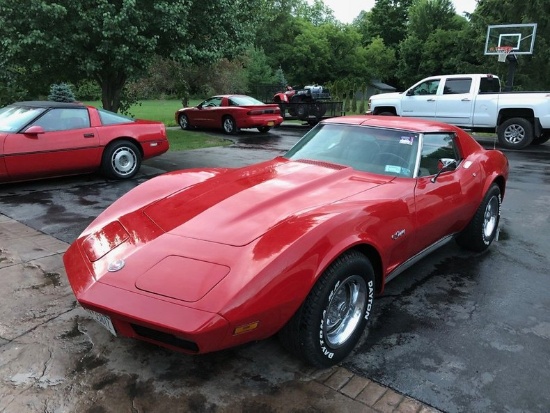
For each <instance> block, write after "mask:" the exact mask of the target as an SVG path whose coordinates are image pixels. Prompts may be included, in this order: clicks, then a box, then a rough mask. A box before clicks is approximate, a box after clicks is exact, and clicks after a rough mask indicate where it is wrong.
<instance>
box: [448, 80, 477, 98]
mask: <svg viewBox="0 0 550 413" xmlns="http://www.w3.org/2000/svg"><path fill="white" fill-rule="evenodd" d="M471 86H472V79H447V81H446V82H445V87H444V88H443V94H444V95H457V94H460V93H470V87H471Z"/></svg>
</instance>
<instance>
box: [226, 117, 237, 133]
mask: <svg viewBox="0 0 550 413" xmlns="http://www.w3.org/2000/svg"><path fill="white" fill-rule="evenodd" d="M229 124H231V128H229V127H227V126H228V125H229ZM222 129H223V131H224V133H226V134H227V135H234V134H235V133H237V124H236V123H235V120H234V119H233V118H232V117H231V116H226V117H224V118H223V119H222Z"/></svg>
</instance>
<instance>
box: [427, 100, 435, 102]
mask: <svg viewBox="0 0 550 413" xmlns="http://www.w3.org/2000/svg"><path fill="white" fill-rule="evenodd" d="M427 101H428V102H435V99H428V100H427Z"/></svg>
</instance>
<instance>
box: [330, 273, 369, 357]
mask: <svg viewBox="0 0 550 413" xmlns="http://www.w3.org/2000/svg"><path fill="white" fill-rule="evenodd" d="M366 302H367V284H366V283H365V280H364V278H363V277H360V276H359V275H352V276H351V277H349V278H347V279H345V280H344V281H342V282H341V283H340V285H339V286H338V287H337V289H336V290H335V291H334V294H333V295H332V297H331V298H330V301H329V303H328V306H327V309H326V311H325V315H324V320H323V321H324V322H323V326H324V327H323V334H324V336H325V338H326V342H327V344H328V345H329V346H330V347H332V348H338V347H340V346H341V345H343V344H344V343H346V342H347V340H348V339H349V338H350V337H351V335H352V334H353V333H354V332H355V331H356V329H357V326H358V325H359V323H360V322H361V319H362V317H363V316H364V311H365V306H366Z"/></svg>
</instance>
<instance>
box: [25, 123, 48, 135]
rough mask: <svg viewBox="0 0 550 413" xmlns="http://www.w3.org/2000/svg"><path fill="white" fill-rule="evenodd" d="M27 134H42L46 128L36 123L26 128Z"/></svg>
mask: <svg viewBox="0 0 550 413" xmlns="http://www.w3.org/2000/svg"><path fill="white" fill-rule="evenodd" d="M23 133H24V134H25V135H41V134H43V133H45V130H44V128H43V127H42V126H38V125H34V126H31V127H29V128H27V130H25V132H23Z"/></svg>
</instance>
